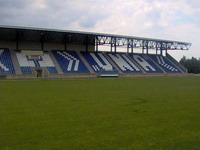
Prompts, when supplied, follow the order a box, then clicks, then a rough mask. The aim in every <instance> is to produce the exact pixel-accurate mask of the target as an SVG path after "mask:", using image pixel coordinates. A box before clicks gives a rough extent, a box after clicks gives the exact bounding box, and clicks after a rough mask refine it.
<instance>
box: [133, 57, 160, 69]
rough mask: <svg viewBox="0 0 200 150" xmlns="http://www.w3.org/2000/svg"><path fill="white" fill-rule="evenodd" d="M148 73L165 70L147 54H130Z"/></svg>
mask: <svg viewBox="0 0 200 150" xmlns="http://www.w3.org/2000/svg"><path fill="white" fill-rule="evenodd" d="M129 55H130V56H131V58H132V59H133V60H135V61H136V62H137V63H138V64H139V65H140V66H141V67H142V68H143V69H144V70H145V72H147V73H162V72H163V71H162V70H161V69H160V68H159V67H158V66H157V65H156V64H155V63H154V62H153V61H152V60H151V59H150V58H149V55H145V54H129Z"/></svg>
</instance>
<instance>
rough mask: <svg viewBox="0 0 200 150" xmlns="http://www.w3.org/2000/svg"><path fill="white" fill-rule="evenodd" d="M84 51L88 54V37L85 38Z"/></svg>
mask: <svg viewBox="0 0 200 150" xmlns="http://www.w3.org/2000/svg"><path fill="white" fill-rule="evenodd" d="M85 50H86V52H88V35H86V37H85Z"/></svg>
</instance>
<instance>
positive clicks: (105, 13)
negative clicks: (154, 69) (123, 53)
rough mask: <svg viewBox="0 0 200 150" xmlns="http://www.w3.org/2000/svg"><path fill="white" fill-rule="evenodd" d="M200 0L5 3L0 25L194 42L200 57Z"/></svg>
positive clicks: (28, 0)
mask: <svg viewBox="0 0 200 150" xmlns="http://www.w3.org/2000/svg"><path fill="white" fill-rule="evenodd" d="M199 17H200V1H199V0H134V1H130V0H59V2H58V1H57V0H1V1H0V24H4V25H18V26H33V27H46V28H58V29H72V30H85V31H94V32H106V33H114V34H127V35H135V36H146V37H153V38H161V39H172V40H178V41H179V40H180V41H188V42H192V43H193V46H192V47H191V50H189V51H188V52H177V53H173V54H174V55H175V57H176V58H177V59H180V57H182V55H184V54H185V55H186V56H188V57H191V56H199V57H200V51H199V50H198V47H200V43H199V40H198V39H199V35H200V20H199Z"/></svg>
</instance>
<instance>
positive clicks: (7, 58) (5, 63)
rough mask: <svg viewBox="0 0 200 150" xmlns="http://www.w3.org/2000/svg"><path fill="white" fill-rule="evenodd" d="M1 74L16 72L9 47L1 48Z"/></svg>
mask: <svg viewBox="0 0 200 150" xmlns="http://www.w3.org/2000/svg"><path fill="white" fill-rule="evenodd" d="M0 74H15V69H14V66H13V62H12V58H11V55H10V52H9V50H8V49H0Z"/></svg>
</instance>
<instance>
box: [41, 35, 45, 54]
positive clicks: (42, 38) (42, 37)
mask: <svg viewBox="0 0 200 150" xmlns="http://www.w3.org/2000/svg"><path fill="white" fill-rule="evenodd" d="M41 50H42V51H44V33H41Z"/></svg>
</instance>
